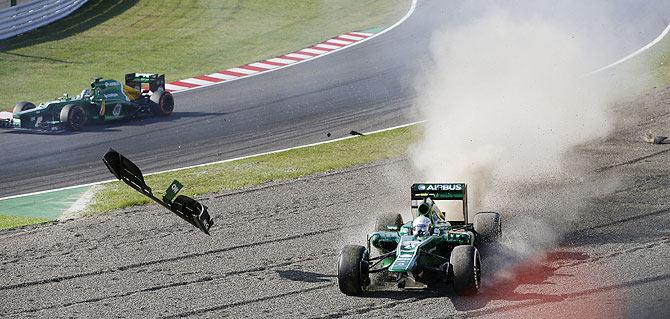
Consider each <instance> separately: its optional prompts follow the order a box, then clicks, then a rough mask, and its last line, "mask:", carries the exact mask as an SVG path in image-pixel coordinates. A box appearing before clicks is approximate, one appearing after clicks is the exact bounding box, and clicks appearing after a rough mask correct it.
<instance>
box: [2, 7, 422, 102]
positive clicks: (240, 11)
mask: <svg viewBox="0 0 670 319" xmlns="http://www.w3.org/2000/svg"><path fill="white" fill-rule="evenodd" d="M410 2H411V1H410V0H318V1H311V0H310V1H304V0H253V1H242V0H200V1H181V0H161V1H153V0H89V1H88V2H87V3H86V4H85V5H84V6H82V7H81V8H80V9H79V10H77V11H76V12H75V13H74V14H72V15H71V16H69V17H67V18H65V19H63V20H60V21H59V22H56V23H53V24H50V25H48V26H45V27H43V28H39V29H37V30H34V31H32V32H28V33H26V34H23V35H20V36H17V37H13V38H10V39H7V40H2V41H0V83H2V85H1V86H0V110H2V109H6V110H11V109H12V108H13V107H14V105H15V104H16V103H17V102H19V101H24V100H26V101H31V102H34V103H35V104H38V103H40V102H44V101H47V100H53V99H54V98H56V97H58V96H61V95H62V94H63V93H69V94H71V95H75V94H79V92H80V91H81V90H82V89H85V88H86V87H87V86H88V85H89V80H90V79H91V78H92V77H95V76H102V77H107V78H112V79H117V80H123V75H124V74H125V73H129V72H155V73H165V75H166V78H167V80H168V82H169V81H175V80H179V79H184V78H188V77H192V76H197V75H201V74H207V73H212V72H216V71H220V70H223V69H226V68H231V67H236V66H240V65H244V64H246V63H251V62H255V61H258V60H263V59H267V58H271V57H275V56H278V55H281V54H285V53H289V52H293V51H296V50H299V49H302V48H304V47H307V46H309V45H312V44H314V43H318V42H320V41H323V40H326V39H328V38H331V37H334V36H337V35H340V34H343V33H346V32H350V31H356V30H364V29H370V28H378V30H379V28H383V27H387V26H390V25H391V24H393V23H395V22H396V21H397V20H399V19H400V18H401V17H402V16H403V15H404V14H405V13H406V12H407V10H408V8H409V5H410Z"/></svg>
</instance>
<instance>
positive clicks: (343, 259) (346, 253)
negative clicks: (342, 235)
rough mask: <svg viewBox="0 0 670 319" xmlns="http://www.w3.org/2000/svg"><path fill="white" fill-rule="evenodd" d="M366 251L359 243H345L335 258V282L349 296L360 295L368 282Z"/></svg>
mask: <svg viewBox="0 0 670 319" xmlns="http://www.w3.org/2000/svg"><path fill="white" fill-rule="evenodd" d="M368 259H369V256H368V252H367V251H366V249H365V247H363V246H359V245H346V246H344V247H343V248H342V251H341V252H340V257H339V258H338V260H337V284H338V286H339V287H340V291H341V292H343V293H344V294H346V295H349V296H360V295H361V294H362V293H363V291H364V290H365V288H366V287H367V286H368V285H369V284H370V275H369V272H368V271H369V268H368V267H369V263H368Z"/></svg>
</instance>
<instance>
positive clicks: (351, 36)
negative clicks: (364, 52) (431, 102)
mask: <svg viewBox="0 0 670 319" xmlns="http://www.w3.org/2000/svg"><path fill="white" fill-rule="evenodd" d="M416 3H417V0H412V4H411V5H410V7H409V10H407V13H405V15H404V16H403V17H402V18H400V20H398V21H397V22H396V23H394V24H393V25H391V26H390V27H388V28H386V29H384V30H382V31H381V32H379V33H374V34H371V33H363V32H349V33H348V34H341V35H339V36H336V38H342V39H348V40H354V41H357V42H354V43H352V44H350V45H348V46H345V47H341V48H339V49H337V50H333V51H329V52H326V53H323V54H321V55H318V56H311V55H304V54H299V53H297V52H293V53H288V54H285V55H286V56H289V57H294V58H298V59H303V60H302V61H295V63H291V64H289V65H285V66H280V67H277V68H274V69H271V70H267V71H264V72H258V73H255V74H249V75H247V76H243V77H239V78H234V79H230V80H227V81H223V82H218V83H212V84H209V85H203V86H198V87H193V88H186V89H182V88H181V87H179V88H178V89H177V91H175V92H173V93H172V94H173V95H174V94H180V93H182V92H188V91H192V90H197V89H202V88H206V87H210V86H213V85H221V84H224V83H227V82H231V81H236V80H240V79H248V78H250V77H253V76H258V75H262V74H267V73H270V72H274V71H277V70H281V69H283V68H288V67H291V66H293V65H297V64H300V63H305V62H308V61H314V60H316V59H318V58H321V57H324V56H326V55H329V54H333V53H336V52H341V51H342V50H343V49H346V48H351V47H353V46H355V45H359V44H361V43H364V42H366V41H368V40H370V39H374V38H376V37H378V36H380V35H382V34H384V33H386V32H389V31H391V30H393V29H395V28H396V27H398V26H399V25H401V24H402V23H403V22H405V20H407V19H409V17H410V16H412V14H414V11H415V10H416ZM357 34H360V35H364V36H356V35H357ZM303 50H304V49H303ZM299 51H301V50H299ZM299 51H298V52H299ZM230 70H231V71H234V70H233V69H230ZM235 72H236V71H235ZM208 76H209V75H208ZM212 77H215V76H212ZM0 200H2V199H0Z"/></svg>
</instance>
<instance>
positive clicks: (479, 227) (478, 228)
mask: <svg viewBox="0 0 670 319" xmlns="http://www.w3.org/2000/svg"><path fill="white" fill-rule="evenodd" d="M473 227H474V228H475V232H476V233H477V235H476V236H475V246H477V247H479V248H480V249H481V248H482V247H483V246H486V245H487V244H491V243H494V242H496V241H498V239H500V236H501V235H502V226H501V222H500V214H499V213H496V212H482V213H477V214H476V215H475V219H474V222H473Z"/></svg>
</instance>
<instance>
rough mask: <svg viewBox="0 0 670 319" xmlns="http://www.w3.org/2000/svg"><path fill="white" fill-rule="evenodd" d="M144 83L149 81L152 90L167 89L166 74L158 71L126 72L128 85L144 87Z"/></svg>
mask: <svg viewBox="0 0 670 319" xmlns="http://www.w3.org/2000/svg"><path fill="white" fill-rule="evenodd" d="M142 83H149V90H151V92H156V91H158V89H159V88H161V89H163V91H165V74H156V73H128V74H126V85H127V86H130V87H133V88H140V87H142Z"/></svg>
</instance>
